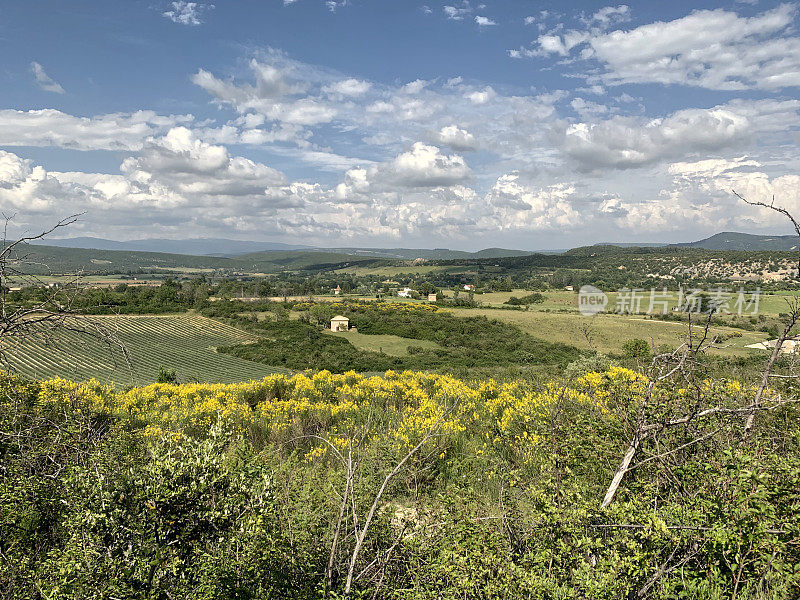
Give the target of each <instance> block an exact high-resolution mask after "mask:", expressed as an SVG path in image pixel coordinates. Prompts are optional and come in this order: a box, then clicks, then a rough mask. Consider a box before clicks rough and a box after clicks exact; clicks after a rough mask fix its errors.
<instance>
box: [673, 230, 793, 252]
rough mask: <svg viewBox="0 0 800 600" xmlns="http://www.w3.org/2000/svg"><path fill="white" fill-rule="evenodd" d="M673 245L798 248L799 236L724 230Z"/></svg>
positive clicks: (741, 248) (710, 248) (704, 247)
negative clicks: (699, 238) (694, 240)
mask: <svg viewBox="0 0 800 600" xmlns="http://www.w3.org/2000/svg"><path fill="white" fill-rule="evenodd" d="M673 245H674V246H679V247H682V248H703V249H705V250H797V247H798V238H797V236H796V235H753V234H750V233H736V232H732V231H723V232H722V233H717V234H715V235H712V236H711V237H708V238H706V239H704V240H699V241H697V242H687V243H682V244H673Z"/></svg>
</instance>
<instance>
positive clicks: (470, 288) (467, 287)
mask: <svg viewBox="0 0 800 600" xmlns="http://www.w3.org/2000/svg"><path fill="white" fill-rule="evenodd" d="M464 291H465V292H474V291H475V286H474V285H472V284H471V283H465V284H464Z"/></svg>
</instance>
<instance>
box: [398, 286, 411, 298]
mask: <svg viewBox="0 0 800 600" xmlns="http://www.w3.org/2000/svg"><path fill="white" fill-rule="evenodd" d="M413 291H414V290H412V289H411V288H409V287H405V288H403V289H402V290H397V295H398V296H399V297H400V298H411V292H413Z"/></svg>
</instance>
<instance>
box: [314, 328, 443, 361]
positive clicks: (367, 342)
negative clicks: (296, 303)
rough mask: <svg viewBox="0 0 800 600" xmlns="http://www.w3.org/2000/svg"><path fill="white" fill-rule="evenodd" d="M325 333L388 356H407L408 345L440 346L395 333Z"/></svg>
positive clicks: (433, 348) (431, 348)
mask: <svg viewBox="0 0 800 600" xmlns="http://www.w3.org/2000/svg"><path fill="white" fill-rule="evenodd" d="M325 333H326V334H328V335H332V336H334V337H343V338H344V339H346V340H347V341H348V342H350V343H351V344H352V345H353V346H355V347H356V348H358V349H359V350H367V351H369V352H381V353H383V354H388V355H389V356H408V347H409V346H416V347H418V348H420V347H421V348H425V349H426V350H435V349H437V348H441V346H440V345H439V344H437V343H436V342H431V341H428V340H412V339H410V338H404V337H400V336H397V335H367V334H365V333H358V332H357V331H347V332H345V331H341V332H336V333H334V332H332V331H330V330H327V329H326V330H325Z"/></svg>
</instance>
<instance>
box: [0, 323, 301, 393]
mask: <svg viewBox="0 0 800 600" xmlns="http://www.w3.org/2000/svg"><path fill="white" fill-rule="evenodd" d="M98 319H102V320H103V321H105V324H106V325H107V327H108V328H109V329H112V330H114V331H115V332H116V334H117V336H118V337H119V338H120V339H121V340H122V342H123V343H124V345H125V347H126V349H127V351H128V353H129V355H130V365H129V364H128V363H127V361H126V360H125V358H124V357H123V356H122V354H121V353H120V352H114V353H111V352H110V351H109V349H108V347H106V346H105V345H104V344H102V343H100V342H97V341H94V340H91V339H89V338H87V337H86V336H82V335H80V334H77V333H71V332H60V333H59V334H58V335H57V337H56V338H55V340H53V343H52V344H44V343H43V342H42V341H36V340H25V341H21V342H20V341H17V342H13V341H12V342H10V343H9V342H5V346H4V347H3V349H2V350H3V352H4V354H5V360H6V362H7V364H8V366H9V367H10V368H11V369H12V370H15V371H18V372H20V373H23V374H25V375H28V376H30V377H35V378H37V379H47V378H52V377H64V378H69V379H74V380H84V379H90V378H95V379H98V380H100V381H102V382H108V383H110V382H113V383H116V384H117V385H134V384H145V383H151V382H153V381H154V380H155V378H156V376H157V374H158V370H159V367H161V366H163V367H164V368H166V369H174V370H175V371H176V373H177V376H178V379H179V380H180V381H184V382H185V381H206V382H220V383H231V382H236V381H244V380H249V379H260V378H262V377H265V376H266V375H269V374H271V373H276V372H285V371H284V370H282V369H277V368H274V367H269V366H267V365H262V364H259V363H254V362H250V361H248V360H243V359H240V358H236V357H233V356H229V355H227V354H218V353H217V352H216V351H215V348H216V347H218V346H226V345H232V344H237V343H242V342H248V341H255V340H256V339H257V338H256V336H253V335H251V334H249V333H246V332H244V331H241V330H240V329H236V328H235V327H231V326H229V325H224V324H222V323H219V322H217V321H214V320H212V319H207V318H205V317H201V316H199V315H192V314H189V315H179V316H149V315H148V316H119V317H117V316H115V317H98Z"/></svg>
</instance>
